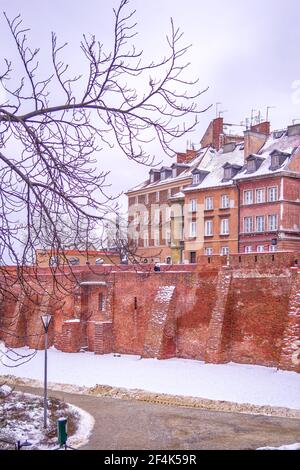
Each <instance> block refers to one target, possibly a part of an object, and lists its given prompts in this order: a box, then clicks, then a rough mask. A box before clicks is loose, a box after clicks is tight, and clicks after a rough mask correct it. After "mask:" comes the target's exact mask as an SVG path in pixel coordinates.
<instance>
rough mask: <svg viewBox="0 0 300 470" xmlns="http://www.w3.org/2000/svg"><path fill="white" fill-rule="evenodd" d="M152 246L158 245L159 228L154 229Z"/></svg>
mask: <svg viewBox="0 0 300 470" xmlns="http://www.w3.org/2000/svg"><path fill="white" fill-rule="evenodd" d="M154 246H160V233H159V230H154Z"/></svg>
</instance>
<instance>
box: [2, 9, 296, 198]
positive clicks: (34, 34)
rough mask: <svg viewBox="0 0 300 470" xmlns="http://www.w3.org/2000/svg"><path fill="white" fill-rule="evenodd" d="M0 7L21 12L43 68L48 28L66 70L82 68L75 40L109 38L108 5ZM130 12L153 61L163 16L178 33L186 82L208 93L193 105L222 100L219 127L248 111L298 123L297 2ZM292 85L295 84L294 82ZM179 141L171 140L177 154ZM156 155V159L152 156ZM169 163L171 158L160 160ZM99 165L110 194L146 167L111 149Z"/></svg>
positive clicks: (205, 118) (6, 51)
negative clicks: (63, 46)
mask: <svg viewBox="0 0 300 470" xmlns="http://www.w3.org/2000/svg"><path fill="white" fill-rule="evenodd" d="M0 4H1V10H2V11H6V13H7V15H8V16H9V17H13V16H15V15H16V14H18V13H20V14H21V15H22V17H23V20H24V24H25V26H26V27H30V28H31V32H30V40H31V43H32V44H33V45H35V46H38V47H40V48H41V50H42V55H41V60H42V61H43V64H42V67H43V69H44V70H47V66H48V65H49V66H50V62H49V52H50V37H51V36H50V35H51V31H55V32H56V33H57V34H58V37H59V38H60V40H61V41H62V42H65V41H67V42H68V43H69V46H68V53H67V59H68V61H69V63H70V64H71V65H72V69H73V70H75V71H77V72H79V73H80V72H82V70H84V61H83V59H82V58H81V55H80V50H79V42H80V39H81V36H82V34H83V33H91V34H95V35H96V36H97V38H98V39H99V40H100V41H103V42H104V43H105V44H106V45H107V46H109V44H111V41H112V38H113V36H112V29H111V28H112V7H113V6H116V5H117V4H118V1H108V0H85V1H82V0H51V1H50V0H43V1H40V0H27V1H24V0H13V1H12V0H0ZM130 6H131V7H132V8H134V9H136V10H137V12H136V20H137V22H138V25H137V31H138V33H139V35H138V37H137V43H138V45H139V46H142V47H143V49H144V51H145V56H146V57H148V58H149V59H150V58H151V59H153V60H159V58H160V57H161V54H163V51H164V42H165V36H166V33H167V32H168V31H169V24H170V17H173V19H174V21H175V24H176V25H178V26H180V28H181V30H182V31H183V32H184V37H185V41H186V43H191V44H192V45H193V47H192V49H191V50H190V52H189V57H188V59H189V61H190V62H191V66H190V71H191V77H192V78H196V77H198V78H199V83H200V87H202V88H205V87H207V86H209V91H208V92H207V93H206V94H205V95H202V97H201V98H200V99H199V106H200V107H206V106H207V105H209V104H215V103H216V102H221V103H222V104H221V105H220V106H219V109H220V110H224V111H225V112H224V119H225V121H226V122H231V123H235V124H239V123H240V122H241V121H242V120H245V118H246V117H250V114H251V109H255V110H260V111H261V113H262V116H265V113H266V107H267V106H276V108H273V109H271V110H270V118H271V126H272V128H273V129H279V128H282V127H285V126H286V125H287V124H290V123H291V121H292V120H293V119H299V122H300V93H299V90H300V65H299V46H300V28H299V20H300V2H299V0H285V2H282V1H277V0H264V1H263V2H262V1H261V0H251V1H248V0H247V1H246V0H226V1H221V0H209V1H207V0H185V1H179V0H151V1H146V0H131V2H130ZM0 28H1V59H3V57H4V56H6V57H8V56H10V57H12V58H13V57H14V54H15V52H14V44H13V42H12V40H11V37H10V36H9V32H8V28H7V25H6V22H5V20H4V18H3V17H1V19H0ZM297 81H298V82H297ZM215 112H216V111H215V106H214V107H213V108H212V109H211V110H209V111H207V112H206V113H205V114H203V115H201V120H200V123H199V127H198V129H197V131H195V132H194V134H193V135H192V136H190V137H189V139H191V140H192V141H193V142H194V143H195V144H198V143H199V140H200V138H201V136H202V133H203V131H204V130H205V128H206V127H207V125H208V124H209V121H210V120H211V119H212V118H213V117H215ZM186 140H187V139H186V138H184V139H182V140H181V141H179V142H178V151H184V150H185V147H186ZM157 158H158V160H161V159H162V158H163V155H162V154H161V153H160V152H159V151H157ZM165 161H166V163H168V162H169V163H170V159H167V158H166V159H165ZM99 165H100V167H101V168H105V169H107V168H110V169H111V177H110V183H111V184H112V190H113V191H114V192H115V193H117V192H119V191H126V190H127V189H128V188H130V187H132V186H135V185H136V184H137V183H138V182H140V181H141V180H143V179H145V178H146V177H147V173H148V171H149V169H147V168H145V167H142V166H139V165H137V164H135V163H133V162H129V161H128V160H125V157H124V156H121V155H120V152H119V151H118V149H117V148H116V149H115V151H113V152H109V153H106V152H105V151H103V152H102V153H101V155H99Z"/></svg>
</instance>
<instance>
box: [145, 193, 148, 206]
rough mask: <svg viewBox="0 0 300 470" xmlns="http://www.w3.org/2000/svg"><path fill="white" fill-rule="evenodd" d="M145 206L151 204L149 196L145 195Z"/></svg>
mask: <svg viewBox="0 0 300 470" xmlns="http://www.w3.org/2000/svg"><path fill="white" fill-rule="evenodd" d="M145 204H149V194H148V193H147V194H145Z"/></svg>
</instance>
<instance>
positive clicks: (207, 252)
mask: <svg viewBox="0 0 300 470" xmlns="http://www.w3.org/2000/svg"><path fill="white" fill-rule="evenodd" d="M205 254H206V256H212V254H213V249H212V247H211V246H208V247H207V248H205Z"/></svg>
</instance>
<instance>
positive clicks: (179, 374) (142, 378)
mask: <svg viewBox="0 0 300 470" xmlns="http://www.w3.org/2000/svg"><path fill="white" fill-rule="evenodd" d="M16 351H17V352H18V353H21V352H26V354H28V352H30V350H29V349H27V348H20V349H16ZM43 359H44V353H43V351H38V353H37V355H36V356H35V357H34V358H33V359H32V360H31V361H30V362H28V363H26V364H24V365H22V366H20V367H16V368H9V367H6V366H4V365H3V364H1V363H0V375H1V374H2V375H7V374H10V375H15V376H17V377H25V378H30V379H36V380H40V381H42V380H43ZM48 380H49V382H55V383H62V384H63V383H65V384H74V385H83V386H87V387H91V386H94V385H96V384H103V385H111V386H115V387H124V388H128V389H134V388H137V389H143V390H147V391H151V392H159V393H167V394H173V395H184V396H194V397H201V398H209V399H212V400H224V401H232V402H237V403H250V404H253V405H271V406H283V407H289V408H294V409H300V374H297V373H295V372H286V371H277V370H276V369H274V368H269V367H262V366H253V365H243V364H234V363H229V364H204V363H203V362H200V361H194V360H186V359H168V360H163V361H160V360H156V359H140V357H139V356H129V355H124V356H121V357H114V356H113V354H108V355H104V356H97V355H95V354H94V353H89V352H86V353H76V354H70V353H62V352H60V351H57V350H56V349H54V348H51V349H49V351H48Z"/></svg>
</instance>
